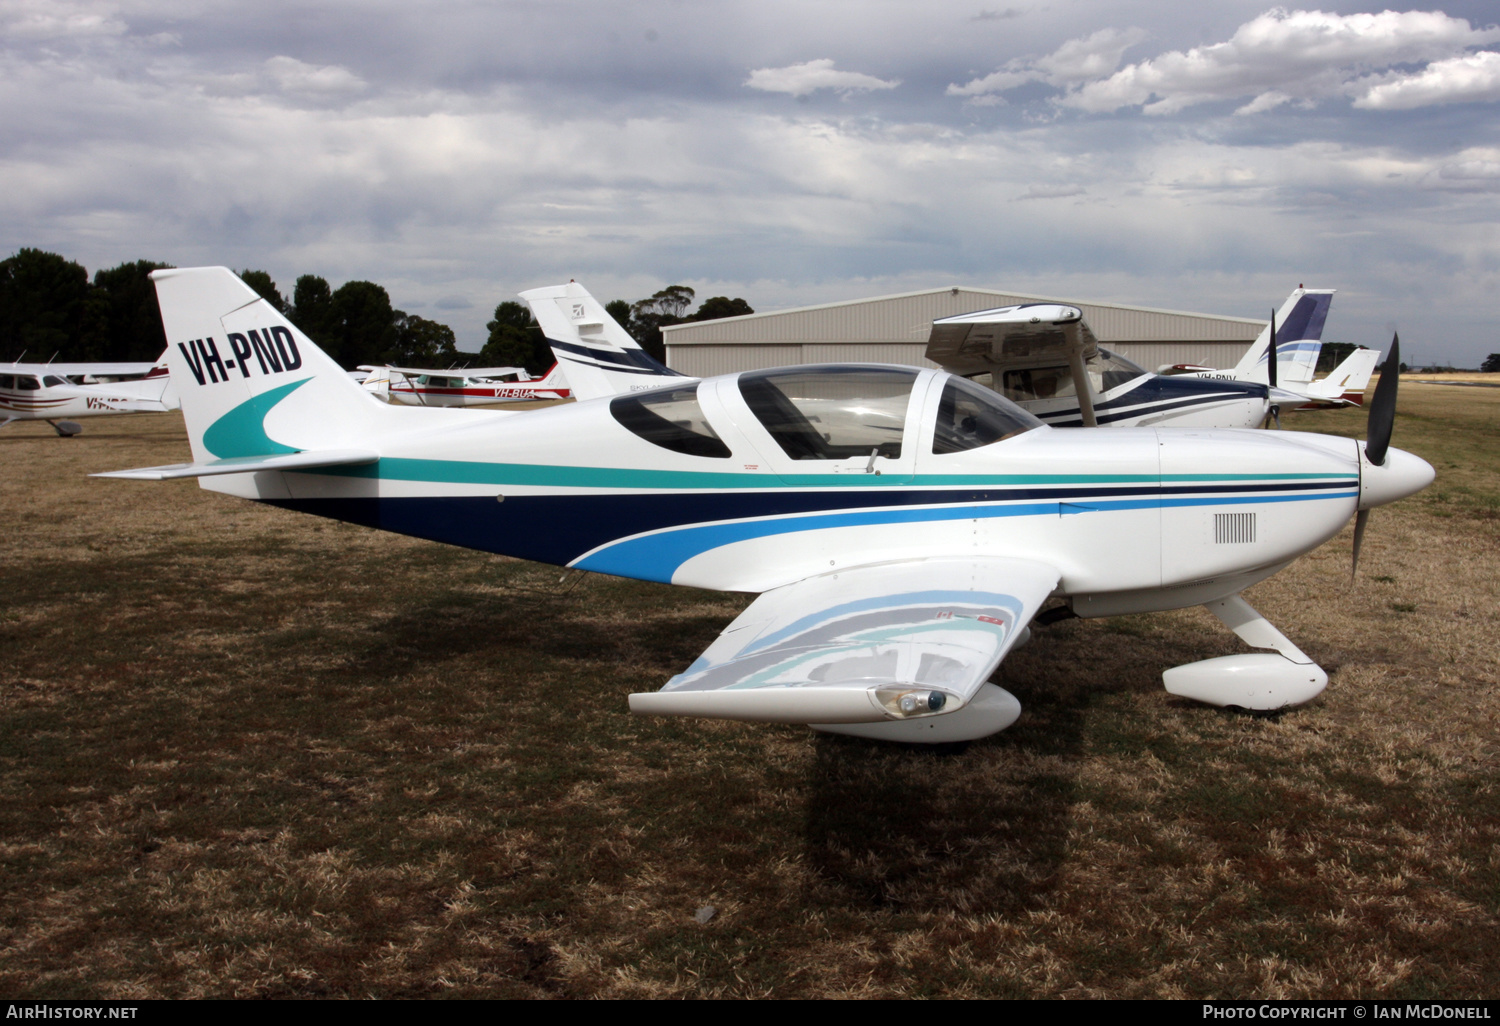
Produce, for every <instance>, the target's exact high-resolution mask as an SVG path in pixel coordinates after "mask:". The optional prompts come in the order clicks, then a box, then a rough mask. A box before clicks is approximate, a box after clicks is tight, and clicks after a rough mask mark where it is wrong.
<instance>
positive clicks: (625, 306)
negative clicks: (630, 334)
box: [604, 299, 630, 331]
mask: <svg viewBox="0 0 1500 1026" xmlns="http://www.w3.org/2000/svg"><path fill="white" fill-rule="evenodd" d="M604 312H605V313H607V314H609V315H610V316H611V317H613V318H614V319H615V323H617V324H618V325H619V326H620V327H622V328H624V329H625V330H626V331H629V330H630V327H629V325H630V304H629V303H627V302H625V300H623V299H613V300H610V301H609V302H608V303H605V304H604Z"/></svg>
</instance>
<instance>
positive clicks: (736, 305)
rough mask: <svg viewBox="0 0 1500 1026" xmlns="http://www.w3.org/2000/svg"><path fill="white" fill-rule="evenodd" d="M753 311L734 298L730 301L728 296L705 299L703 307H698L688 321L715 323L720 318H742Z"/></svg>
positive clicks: (747, 304)
mask: <svg viewBox="0 0 1500 1026" xmlns="http://www.w3.org/2000/svg"><path fill="white" fill-rule="evenodd" d="M754 312H755V310H754V309H753V308H752V307H751V306H750V304H749V303H747V302H745V301H744V300H743V299H740V298H739V297H738V296H736V297H735V298H734V299H730V298H729V297H728V296H714V297H713V298H711V299H705V300H704V301H703V305H702V306H700V307H698V312H697V313H695V314H693V316H691V317H689V318H688V320H690V321H716V320H718V319H719V318H721V317H743V316H745V315H746V314H753V313H754Z"/></svg>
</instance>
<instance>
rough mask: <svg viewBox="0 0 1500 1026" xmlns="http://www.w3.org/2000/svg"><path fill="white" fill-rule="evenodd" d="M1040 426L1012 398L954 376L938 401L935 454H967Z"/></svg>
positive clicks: (1039, 422) (1039, 423)
mask: <svg viewBox="0 0 1500 1026" xmlns="http://www.w3.org/2000/svg"><path fill="white" fill-rule="evenodd" d="M1041 426H1042V422H1041V421H1040V420H1038V419H1037V418H1036V417H1033V416H1032V415H1031V414H1029V413H1027V412H1026V411H1025V410H1023V409H1021V408H1020V407H1019V406H1017V405H1016V404H1015V403H1013V402H1011V401H1010V400H1009V399H1005V398H1002V397H1001V396H998V395H996V394H995V393H994V392H992V391H990V390H989V389H988V388H985V387H984V386H983V385H976V384H974V382H972V381H969V380H967V379H965V378H960V377H951V378H949V379H948V383H947V384H946V385H944V386H943V398H942V399H941V400H940V401H939V402H938V415H937V429H936V430H935V431H934V432H933V435H932V451H933V452H934V453H936V454H938V455H942V454H944V453H950V452H964V451H965V450H968V449H977V448H979V447H980V446H983V445H989V444H991V443H992V442H999V441H1003V440H1004V439H1007V438H1012V437H1014V436H1015V435H1019V434H1021V433H1023V432H1026V431H1030V430H1031V429H1032V428H1038V427H1041Z"/></svg>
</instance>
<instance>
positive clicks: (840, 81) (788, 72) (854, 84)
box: [745, 57, 901, 96]
mask: <svg viewBox="0 0 1500 1026" xmlns="http://www.w3.org/2000/svg"><path fill="white" fill-rule="evenodd" d="M900 84H901V80H900V79H891V80H890V81H886V80H884V79H879V78H876V77H875V76H874V75H865V74H861V73H860V72H858V71H836V70H834V67H833V61H832V60H831V59H829V58H827V57H824V58H821V59H819V60H815V61H808V62H807V63H805V64H792V65H789V66H787V67H785V68H759V69H757V70H755V71H752V72H750V77H749V78H748V79H746V80H745V85H747V86H749V87H750V88H751V89H763V90H765V91H766V92H768V93H790V94H791V95H793V96H807V95H809V94H811V93H815V92H817V91H818V90H819V89H836V90H838V91H839V92H841V93H844V94H846V95H847V94H849V93H852V92H860V91H864V90H867V89H894V88H896V87H897V86H898V85H900Z"/></svg>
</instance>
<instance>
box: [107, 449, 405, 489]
mask: <svg viewBox="0 0 1500 1026" xmlns="http://www.w3.org/2000/svg"><path fill="white" fill-rule="evenodd" d="M378 459H380V453H378V452H375V451H373V450H370V449H322V450H310V451H307V452H292V453H279V454H277V455H275V456H232V457H230V458H229V459H225V460H208V461H206V462H203V463H169V464H167V465H166V466H163V467H141V468H139V469H137V470H111V471H109V472H107V473H103V474H90V475H89V477H117V478H122V479H124V480H127V481H170V480H172V479H174V478H179V477H217V476H219V475H221V474H249V473H253V472H255V471H257V470H317V469H318V468H320V467H348V466H354V465H356V464H360V463H374V462H375V461H376V460H378Z"/></svg>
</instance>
